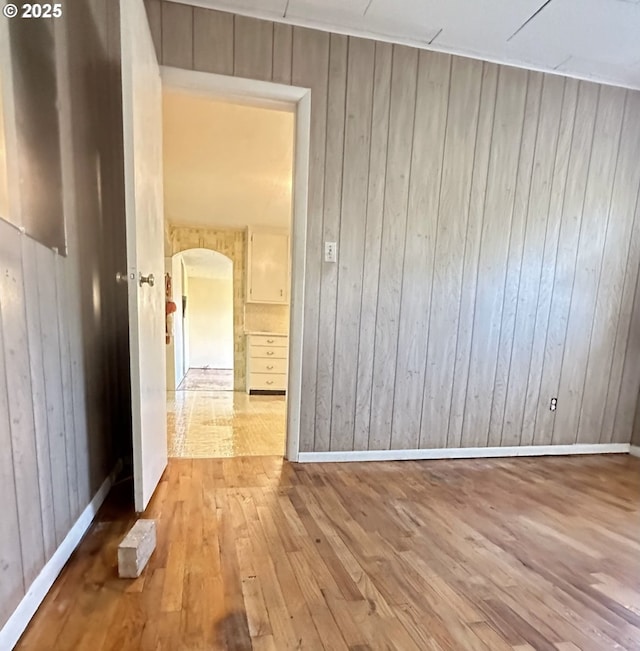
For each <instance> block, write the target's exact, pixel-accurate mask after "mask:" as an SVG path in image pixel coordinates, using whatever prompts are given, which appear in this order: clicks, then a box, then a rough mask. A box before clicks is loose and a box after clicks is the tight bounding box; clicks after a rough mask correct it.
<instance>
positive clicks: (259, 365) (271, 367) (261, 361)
mask: <svg viewBox="0 0 640 651" xmlns="http://www.w3.org/2000/svg"><path fill="white" fill-rule="evenodd" d="M251 372H252V373H284V374H285V375H286V374H287V360H286V359H282V358H281V359H267V358H266V357H254V358H253V359H252V360H251Z"/></svg>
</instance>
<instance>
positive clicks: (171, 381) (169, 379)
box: [164, 258, 176, 391]
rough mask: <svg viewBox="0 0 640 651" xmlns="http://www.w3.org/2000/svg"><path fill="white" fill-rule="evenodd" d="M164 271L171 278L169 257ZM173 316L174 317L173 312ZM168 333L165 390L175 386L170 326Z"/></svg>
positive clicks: (173, 353) (165, 260)
mask: <svg viewBox="0 0 640 651" xmlns="http://www.w3.org/2000/svg"><path fill="white" fill-rule="evenodd" d="M164 272H165V273H166V274H169V275H170V276H171V277H172V279H173V260H172V259H171V258H165V259H164ZM171 300H175V299H174V298H173V295H172V296H171ZM173 316H174V317H175V314H174V315H173ZM169 334H170V335H171V339H170V340H169V343H167V344H165V352H166V356H167V364H166V369H167V391H172V390H173V389H175V388H176V386H175V381H176V364H175V350H174V348H175V339H174V337H173V330H172V329H171V328H169Z"/></svg>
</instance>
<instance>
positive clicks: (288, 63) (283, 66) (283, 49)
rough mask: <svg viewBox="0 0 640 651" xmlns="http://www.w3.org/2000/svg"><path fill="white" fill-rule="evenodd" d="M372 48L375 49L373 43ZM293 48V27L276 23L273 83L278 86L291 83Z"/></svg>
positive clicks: (274, 28)
mask: <svg viewBox="0 0 640 651" xmlns="http://www.w3.org/2000/svg"><path fill="white" fill-rule="evenodd" d="M370 43H371V42H370ZM370 47H371V48H373V44H372V43H371V45H370ZM292 48H293V27H292V26H291V25H283V24H282V23H275V24H274V25H273V81H275V82H276V83H278V84H290V83H291V67H292V63H293V62H292V55H293V51H292Z"/></svg>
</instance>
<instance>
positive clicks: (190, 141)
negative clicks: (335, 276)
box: [162, 68, 309, 460]
mask: <svg viewBox="0 0 640 651" xmlns="http://www.w3.org/2000/svg"><path fill="white" fill-rule="evenodd" d="M162 72H163V149H164V151H163V158H164V205H165V260H166V270H167V274H168V275H169V283H170V285H171V288H172V291H171V296H168V297H167V299H168V300H170V301H172V302H173V304H174V309H175V313H173V314H172V321H173V322H172V323H171V324H170V325H168V337H167V340H168V341H169V340H171V341H172V350H171V351H170V350H169V348H171V344H168V350H167V362H168V364H167V380H168V389H169V391H168V401H167V405H168V409H167V416H168V418H167V423H168V448H169V456H180V457H229V456H250V455H251V456H254V455H260V456H262V455H278V456H287V457H288V458H289V459H292V460H295V459H296V458H297V449H298V437H299V432H298V423H299V409H300V405H299V400H300V382H301V369H300V366H301V334H302V332H301V330H302V313H301V308H302V298H303V274H304V234H305V230H306V167H305V166H306V161H307V154H306V153H305V152H308V142H307V146H306V147H305V150H304V151H298V150H299V148H300V142H301V140H302V141H304V140H305V139H306V140H308V135H309V134H308V115H306V119H305V115H304V113H305V112H308V92H307V91H305V90H303V89H295V88H292V87H284V86H283V87H280V86H278V85H277V84H263V82H250V81H248V80H240V79H234V78H228V77H221V76H219V75H211V74H206V73H193V72H191V71H183V70H176V69H166V68H165V69H163V71H162ZM238 84H240V85H241V86H242V85H244V86H247V87H246V88H245V89H244V90H243V91H242V92H239V90H240V86H238ZM256 86H257V87H256ZM265 86H266V87H276V88H275V89H274V88H265ZM274 92H275V93H276V96H280V97H281V98H280V99H275V98H274V97H273V93H274ZM265 94H266V95H267V96H266V97H265ZM294 96H295V97H296V99H295V100H294ZM305 98H307V99H306V100H305ZM301 108H302V111H303V115H302V118H303V122H302V124H303V125H304V124H306V126H307V131H306V133H305V130H304V129H301V128H300V116H299V115H298V114H299V113H300V110H301ZM301 137H302V138H301ZM301 171H302V174H303V175H304V177H303V178H302V183H303V185H304V188H303V189H304V192H302V193H301V194H298V192H300V190H297V189H296V183H297V182H298V180H299V177H300V176H301ZM300 200H304V202H305V205H304V210H302V209H301V201H300ZM296 215H298V217H297V218H296V217H295V216H296ZM296 235H297V237H298V238H301V239H302V241H301V243H298V245H297V246H296V242H297V238H296ZM212 256H213V257H212ZM214 260H215V262H214ZM300 263H302V264H300ZM212 267H215V269H216V270H215V271H213V270H212ZM205 268H206V269H208V270H209V271H207V272H205ZM296 300H297V301H299V303H297V304H296ZM296 307H297V308H298V309H295V308H296ZM223 315H224V317H223ZM172 363H173V369H171V368H170V366H171V364H172ZM293 401H295V402H293ZM292 427H293V431H292V430H291V428H292Z"/></svg>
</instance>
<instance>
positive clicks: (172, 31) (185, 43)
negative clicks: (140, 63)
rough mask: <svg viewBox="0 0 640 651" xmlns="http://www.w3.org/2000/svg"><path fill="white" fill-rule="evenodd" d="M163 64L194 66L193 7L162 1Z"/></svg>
mask: <svg viewBox="0 0 640 651" xmlns="http://www.w3.org/2000/svg"><path fill="white" fill-rule="evenodd" d="M161 60H162V64H163V65H165V66H175V67H176V68H187V69H189V70H190V69H191V68H193V7H191V6H190V5H183V4H178V3H175V2H163V3H162V59H161Z"/></svg>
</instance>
